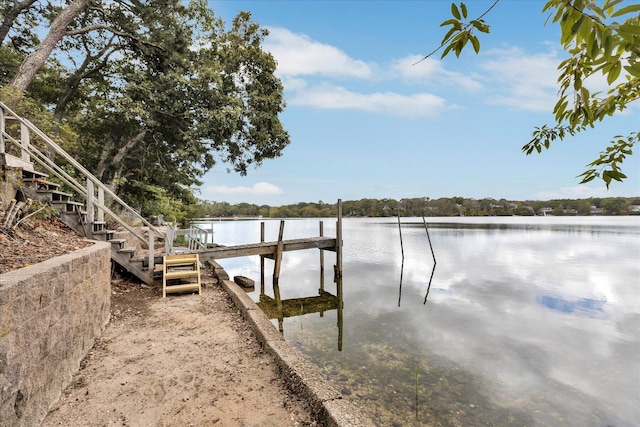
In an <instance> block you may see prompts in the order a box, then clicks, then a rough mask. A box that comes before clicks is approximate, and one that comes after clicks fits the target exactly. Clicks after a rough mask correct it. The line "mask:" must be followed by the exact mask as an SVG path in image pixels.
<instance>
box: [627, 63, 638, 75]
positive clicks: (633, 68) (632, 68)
mask: <svg viewBox="0 0 640 427" xmlns="http://www.w3.org/2000/svg"><path fill="white" fill-rule="evenodd" d="M624 69H625V70H627V73H629V74H631V75H632V76H633V77H640V63H639V62H636V63H634V64H630V65H626V66H625V67H624Z"/></svg>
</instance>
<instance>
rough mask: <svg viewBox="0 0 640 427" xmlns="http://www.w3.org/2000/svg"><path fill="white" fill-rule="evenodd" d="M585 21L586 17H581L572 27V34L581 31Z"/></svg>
mask: <svg viewBox="0 0 640 427" xmlns="http://www.w3.org/2000/svg"><path fill="white" fill-rule="evenodd" d="M584 20H585V17H584V15H581V16H580V19H578V20H577V21H576V22H575V23H574V24H573V26H572V27H571V34H576V33H577V32H578V30H580V27H581V26H582V23H583V22H584Z"/></svg>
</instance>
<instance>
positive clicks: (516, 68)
mask: <svg viewBox="0 0 640 427" xmlns="http://www.w3.org/2000/svg"><path fill="white" fill-rule="evenodd" d="M487 54H488V55H489V57H494V58H495V59H491V60H488V61H485V62H484V63H482V64H481V65H480V68H481V69H482V70H484V71H485V72H487V73H489V74H488V75H487V76H486V80H488V81H491V82H494V83H495V84H496V86H494V87H495V89H496V92H497V93H496V94H493V95H491V96H490V97H489V98H488V99H487V102H488V103H489V104H494V105H506V106H509V107H512V108H515V109H518V110H528V111H542V112H547V111H551V110H553V106H554V105H555V103H556V101H557V91H558V84H557V79H558V70H557V66H558V63H559V62H560V60H559V58H558V56H557V54H556V52H553V51H552V52H546V53H537V54H532V55H527V54H525V53H523V52H522V51H521V50H519V49H517V48H513V49H508V50H493V51H489V52H488V53H487Z"/></svg>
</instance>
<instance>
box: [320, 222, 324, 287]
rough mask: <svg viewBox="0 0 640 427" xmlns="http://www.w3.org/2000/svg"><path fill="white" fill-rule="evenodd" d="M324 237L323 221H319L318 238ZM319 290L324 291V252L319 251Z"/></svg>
mask: <svg viewBox="0 0 640 427" xmlns="http://www.w3.org/2000/svg"><path fill="white" fill-rule="evenodd" d="M322 236H324V221H320V237H322ZM320 290H321V291H324V250H322V249H320Z"/></svg>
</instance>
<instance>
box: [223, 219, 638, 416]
mask: <svg viewBox="0 0 640 427" xmlns="http://www.w3.org/2000/svg"><path fill="white" fill-rule="evenodd" d="M265 222H266V240H267V241H272V240H276V239H277V234H278V226H279V221H273V220H266V221H265ZM318 223H319V220H287V221H286V225H285V236H284V237H285V239H291V238H297V237H311V236H316V235H318ZM427 223H428V227H429V234H430V237H431V241H432V244H433V248H434V251H435V256H436V260H437V265H436V266H435V270H434V262H433V259H432V255H431V250H430V249H429V244H428V241H427V235H426V233H425V229H424V224H423V222H422V219H421V218H403V219H402V238H403V247H402V248H401V245H400V237H399V230H398V222H397V219H396V218H391V219H379V218H376V219H373V218H370V219H345V220H344V221H343V234H344V251H343V257H344V275H343V276H344V277H343V283H342V287H343V301H342V303H343V309H342V310H338V309H337V308H336V307H337V305H338V304H336V301H335V298H333V299H332V297H331V296H327V295H326V294H322V296H321V293H320V292H319V288H320V287H323V288H324V290H325V291H327V292H329V293H331V294H333V295H336V293H337V292H336V291H337V289H336V284H335V283H334V282H333V267H332V265H333V264H334V263H335V255H334V254H333V253H330V252H327V253H326V255H325V270H326V271H325V274H324V280H323V281H322V280H321V275H320V263H319V252H318V251H317V250H308V251H298V252H286V253H285V254H284V259H283V264H282V271H281V275H280V281H279V283H280V285H279V288H280V289H279V291H280V296H281V299H282V301H283V303H282V304H283V307H284V309H283V312H281V313H280V314H278V313H277V312H276V313H271V316H272V317H274V320H273V322H274V324H275V325H278V326H279V327H280V328H281V329H282V330H283V333H284V336H285V338H286V339H287V341H289V342H290V343H291V344H293V345H294V346H295V347H296V348H298V349H299V350H300V351H301V352H302V353H303V354H304V355H305V356H306V357H307V358H308V359H310V360H311V361H313V362H314V363H315V364H316V365H317V366H318V367H319V369H320V371H321V372H322V373H323V374H324V375H325V376H326V378H327V379H328V380H329V381H330V382H331V383H332V384H333V385H334V386H335V387H336V388H337V389H338V390H340V391H341V392H342V393H343V394H344V395H345V396H348V398H349V399H350V400H352V401H353V402H354V403H356V404H357V405H358V406H360V407H361V408H362V409H363V410H365V411H366V412H368V413H369V414H370V415H371V416H372V417H373V418H374V420H375V421H376V422H377V423H378V424H379V425H383V426H395V425H398V426H405V425H415V426H422V425H442V426H471V425H478V426H479V425H492V426H603V427H604V426H625V427H626V426H637V425H640V409H639V408H640V217H616V218H613V217H570V218H568V217H564V218H559V217H530V218H524V217H509V218H429V219H428V221H427ZM213 228H214V233H215V234H214V240H215V241H216V242H217V243H221V244H240V243H253V242H257V241H259V238H260V225H259V221H231V222H214V223H213ZM324 229H325V233H324V234H325V235H328V236H335V218H333V219H332V218H329V219H325V220H324ZM402 250H404V261H403V258H402ZM220 263H221V264H222V265H223V266H225V268H226V269H227V271H228V272H229V274H230V275H231V276H234V275H244V276H248V277H251V278H253V279H255V280H256V282H257V283H258V284H259V281H260V260H259V257H245V258H240V259H232V260H221V262H220ZM265 264H266V270H265V272H266V286H265V294H266V295H263V296H262V298H261V296H260V289H259V288H260V287H259V286H256V288H257V289H256V291H255V292H253V293H251V294H250V295H251V296H252V298H253V299H254V300H255V301H257V302H258V301H261V300H262V301H265V304H268V303H269V302H270V301H271V302H273V300H272V299H271V298H273V297H274V296H275V295H274V292H273V291H274V290H273V287H272V286H271V274H272V271H273V261H271V260H266V261H265ZM430 282H431V283H430ZM429 283H430V286H429ZM427 293H428V296H427ZM425 297H427V298H426V301H425ZM278 316H279V317H280V318H281V319H280V321H279V320H278V319H277V317H278ZM338 320H341V321H340V322H339V321H338Z"/></svg>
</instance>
